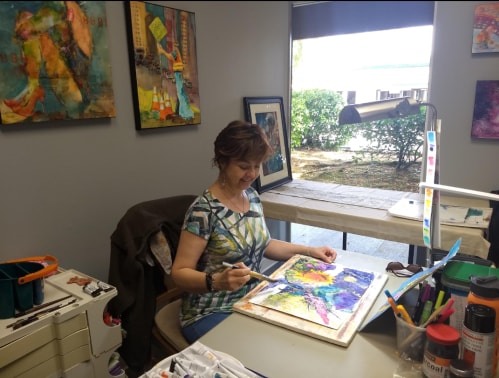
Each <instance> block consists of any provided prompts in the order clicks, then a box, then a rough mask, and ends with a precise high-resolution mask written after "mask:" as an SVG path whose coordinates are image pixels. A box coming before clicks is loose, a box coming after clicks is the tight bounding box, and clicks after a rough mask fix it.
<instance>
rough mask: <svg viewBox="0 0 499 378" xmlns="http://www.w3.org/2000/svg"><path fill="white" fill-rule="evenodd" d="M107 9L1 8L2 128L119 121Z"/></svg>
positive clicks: (101, 4)
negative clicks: (66, 121) (105, 120)
mask: <svg viewBox="0 0 499 378" xmlns="http://www.w3.org/2000/svg"><path fill="white" fill-rule="evenodd" d="M105 3H106V2H105V1H4V2H2V3H0V116H1V123H2V124H16V123H21V122H41V121H54V120H69V119H85V118H108V117H114V116H115V107H114V93H113V86H112V77H111V65H110V61H109V45H108V29H107V18H106V7H105Z"/></svg>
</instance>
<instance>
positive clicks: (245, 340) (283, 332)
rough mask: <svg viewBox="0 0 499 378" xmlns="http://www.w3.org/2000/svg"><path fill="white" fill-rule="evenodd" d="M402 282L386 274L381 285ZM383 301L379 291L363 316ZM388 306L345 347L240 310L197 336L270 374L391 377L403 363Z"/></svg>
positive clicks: (345, 260) (342, 255)
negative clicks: (374, 330)
mask: <svg viewBox="0 0 499 378" xmlns="http://www.w3.org/2000/svg"><path fill="white" fill-rule="evenodd" d="M336 262H337V263H339V264H344V265H348V266H351V267H355V268H358V269H367V270H372V271H384V270H385V267H386V264H387V263H388V261H387V260H385V259H382V258H379V257H374V256H368V255H363V254H359V253H355V252H347V251H343V250H339V251H338V258H337V260H336ZM402 282H403V278H398V277H395V276H393V275H391V274H390V275H389V278H388V281H387V283H386V285H385V288H384V289H389V290H390V291H395V290H396V289H397V288H398V287H399V286H400V285H401V283H402ZM384 303H386V297H385V295H384V294H383V293H381V294H380V295H379V296H378V299H377V301H376V302H375V304H374V306H373V307H372V309H371V312H370V313H369V314H368V315H367V317H366V321H367V320H368V319H370V318H371V316H372V315H373V314H374V313H375V312H376V310H377V309H378V308H379V307H380V306H381V305H382V304H384ZM390 311H391V310H390V309H389V310H388V312H386V313H385V314H383V315H382V316H381V317H379V318H377V319H376V320H375V324H374V325H375V327H374V328H375V329H376V332H364V331H363V332H360V333H358V334H357V335H355V336H354V339H353V340H352V342H351V344H350V345H349V346H348V347H347V348H344V347H341V346H338V345H335V344H331V343H328V342H326V341H322V340H319V339H315V338H312V337H309V336H306V335H303V334H299V333H297V332H294V331H290V330H287V329H285V328H282V327H279V326H276V325H273V324H270V323H267V322H264V321H261V320H258V319H255V318H252V317H250V316H247V315H243V314H239V313H233V314H232V315H230V316H229V317H228V318H227V319H226V320H224V321H223V322H222V323H221V324H219V325H218V326H217V327H215V328H214V329H213V330H211V331H210V332H208V333H207V334H206V335H205V336H203V337H202V338H201V339H200V341H201V342H202V343H203V344H205V345H207V346H209V347H211V348H213V349H216V350H220V351H222V352H225V353H228V354H230V355H232V356H234V357H236V358H237V359H239V360H240V361H241V362H242V363H243V364H244V365H245V366H246V367H248V368H250V369H252V370H255V371H257V372H259V373H261V374H262V375H265V376H267V377H272V378H280V377H283V378H284V377H392V376H393V373H394V372H395V371H397V370H399V369H400V367H401V366H402V365H403V364H402V360H401V359H400V358H399V357H398V355H397V352H396V341H395V319H394V317H393V314H392V313H390ZM372 325H373V324H371V326H372ZM369 328H371V327H369Z"/></svg>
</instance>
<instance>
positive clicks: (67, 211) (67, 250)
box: [0, 1, 290, 280]
mask: <svg viewBox="0 0 499 378" xmlns="http://www.w3.org/2000/svg"><path fill="white" fill-rule="evenodd" d="M156 3H158V4H162V5H165V6H170V7H173V8H178V9H183V10H187V11H191V12H194V13H195V17H196V37H197V38H196V41H197V51H198V67H199V86H200V98H201V117H202V124H200V125H197V126H182V127H179V128H170V129H160V130H148V131H146V132H137V131H136V130H135V124H134V114H133V103H132V93H131V89H132V88H131V80H130V70H129V64H128V47H127V40H126V25H125V13H124V4H123V2H121V1H119V2H110V1H109V2H107V4H106V6H107V18H108V26H109V30H108V31H109V50H110V54H111V64H112V73H113V81H114V83H113V86H114V94H115V104H116V118H113V119H99V120H94V121H88V122H86V121H85V122H58V123H55V122H54V123H52V124H46V123H45V124H42V123H38V124H35V125H21V126H19V125H16V126H13V125H9V126H8V127H7V126H3V127H2V128H1V129H0V130H1V132H0V162H1V163H0V164H1V172H2V174H1V183H0V255H1V260H4V259H13V258H19V257H27V256H38V255H45V254H51V255H54V256H56V257H57V258H58V259H59V262H60V265H61V266H62V267H65V268H73V269H76V270H78V271H80V272H83V273H87V274H90V275H92V276H94V277H96V278H99V279H102V280H106V279H107V272H108V264H109V251H110V239H109V237H110V235H111V233H112V232H113V231H114V229H115V227H116V224H117V222H118V220H119V219H120V217H121V216H122V215H123V214H124V213H125V211H126V210H127V209H128V208H129V207H130V206H132V205H133V204H135V203H137V202H140V201H145V200H149V199H155V198H160V197H164V196H170V195H176V194H183V193H193V194H198V193H200V191H201V190H203V189H204V188H205V187H206V186H208V185H209V184H211V182H212V181H213V180H214V179H215V177H216V173H217V171H216V170H215V169H213V168H212V167H211V161H210V159H211V157H212V151H213V141H214V139H215V137H216V135H217V134H218V132H219V131H220V130H221V129H222V128H223V127H224V126H225V125H227V123H229V122H230V121H232V120H234V119H239V118H243V117H244V112H243V101H242V98H243V97H244V96H283V97H284V98H285V99H286V100H285V105H286V104H287V98H288V95H287V93H288V82H289V68H288V67H289V20H290V16H289V15H290V8H289V4H288V2H281V1H269V2H267V1H266V2H249V1H243V2H222V1H210V2H205V1H165V2H156ZM286 108H287V106H286Z"/></svg>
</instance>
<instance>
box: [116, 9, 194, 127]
mask: <svg viewBox="0 0 499 378" xmlns="http://www.w3.org/2000/svg"><path fill="white" fill-rule="evenodd" d="M125 16H126V23H127V36H128V54H129V58H130V74H131V78H132V89H133V105H134V112H135V128H136V129H137V130H145V129H157V128H162V127H170V126H184V125H196V124H199V123H201V110H200V101H199V85H198V67H197V52H196V25H195V16H194V13H191V12H187V11H184V10H179V9H175V8H169V7H164V6H161V5H156V4H150V3H146V2H142V1H127V2H125Z"/></svg>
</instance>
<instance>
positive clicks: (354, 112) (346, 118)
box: [339, 97, 420, 125]
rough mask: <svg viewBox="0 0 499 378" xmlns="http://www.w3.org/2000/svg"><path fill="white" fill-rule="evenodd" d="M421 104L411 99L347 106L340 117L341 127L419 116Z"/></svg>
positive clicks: (404, 98)
mask: <svg viewBox="0 0 499 378" xmlns="http://www.w3.org/2000/svg"><path fill="white" fill-rule="evenodd" d="M419 107H420V103H419V102H417V101H416V100H413V99H411V98H409V97H403V98H396V99H391V100H382V101H373V102H366V103H364V104H357V105H347V106H345V107H344V108H343V109H342V110H341V112H340V115H339V124H340V125H351V124H354V123H362V122H371V121H379V120H382V119H387V118H399V117H406V116H408V115H411V114H419Z"/></svg>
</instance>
